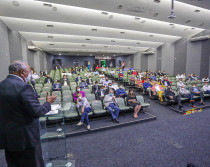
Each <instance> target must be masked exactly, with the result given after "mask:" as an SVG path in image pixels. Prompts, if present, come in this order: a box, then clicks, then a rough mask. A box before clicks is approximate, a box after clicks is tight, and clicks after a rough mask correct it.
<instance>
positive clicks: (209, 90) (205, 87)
mask: <svg viewBox="0 0 210 167" xmlns="http://www.w3.org/2000/svg"><path fill="white" fill-rule="evenodd" d="M203 91H204V94H210V85H209V84H208V82H205V84H204V85H203Z"/></svg>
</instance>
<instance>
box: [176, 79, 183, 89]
mask: <svg viewBox="0 0 210 167" xmlns="http://www.w3.org/2000/svg"><path fill="white" fill-rule="evenodd" d="M182 86H185V84H184V83H183V82H182V78H180V79H179V82H177V87H178V88H180V87H182Z"/></svg>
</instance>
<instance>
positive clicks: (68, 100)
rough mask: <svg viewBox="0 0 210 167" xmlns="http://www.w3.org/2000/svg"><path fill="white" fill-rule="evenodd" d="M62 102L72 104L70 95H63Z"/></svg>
mask: <svg viewBox="0 0 210 167" xmlns="http://www.w3.org/2000/svg"><path fill="white" fill-rule="evenodd" d="M63 101H64V102H73V97H72V95H65V96H63Z"/></svg>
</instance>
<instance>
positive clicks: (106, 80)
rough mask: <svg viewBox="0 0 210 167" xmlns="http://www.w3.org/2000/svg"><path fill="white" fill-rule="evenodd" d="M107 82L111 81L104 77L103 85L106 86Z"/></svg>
mask: <svg viewBox="0 0 210 167" xmlns="http://www.w3.org/2000/svg"><path fill="white" fill-rule="evenodd" d="M109 83H111V81H110V80H109V78H107V77H106V79H105V81H104V83H103V85H104V86H106V87H108V85H109Z"/></svg>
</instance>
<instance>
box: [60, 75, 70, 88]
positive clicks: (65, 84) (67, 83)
mask: <svg viewBox="0 0 210 167" xmlns="http://www.w3.org/2000/svg"><path fill="white" fill-rule="evenodd" d="M61 85H62V86H67V85H70V82H69V79H68V78H67V76H66V75H63V78H62V79H61Z"/></svg>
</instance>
